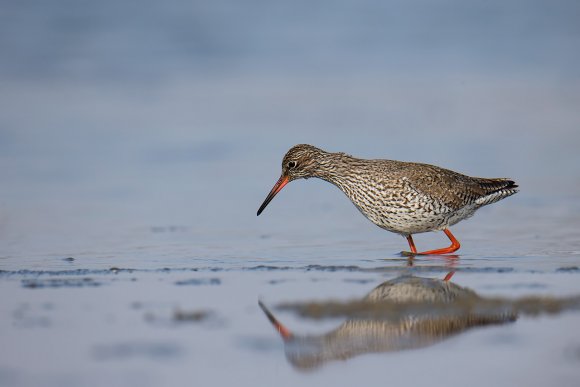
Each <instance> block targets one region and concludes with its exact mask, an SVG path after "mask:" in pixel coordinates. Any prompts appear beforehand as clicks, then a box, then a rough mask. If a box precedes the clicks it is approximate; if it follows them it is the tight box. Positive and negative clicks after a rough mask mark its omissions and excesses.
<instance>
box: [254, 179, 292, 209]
mask: <svg viewBox="0 0 580 387" xmlns="http://www.w3.org/2000/svg"><path fill="white" fill-rule="evenodd" d="M289 181H290V179H288V177H287V176H284V175H282V176H280V178H279V179H278V181H277V182H276V184H275V185H274V188H272V190H271V191H270V193H269V194H268V196H267V197H266V200H264V203H262V205H261V206H260V209H259V210H258V215H260V214H261V213H262V211H264V208H266V206H267V205H268V203H270V202H271V201H272V199H274V196H276V194H277V193H278V192H280V190H282V188H284V186H285V185H286V184H288V182H289Z"/></svg>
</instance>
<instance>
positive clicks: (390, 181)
mask: <svg viewBox="0 0 580 387" xmlns="http://www.w3.org/2000/svg"><path fill="white" fill-rule="evenodd" d="M312 177H314V178H319V179H322V180H325V181H327V182H329V183H331V184H333V185H335V186H336V187H338V188H339V189H340V190H341V191H342V192H343V193H344V194H345V195H346V196H347V197H348V198H349V199H350V200H351V202H352V203H353V204H354V205H355V207H356V208H357V209H358V210H359V211H360V212H361V213H362V214H363V215H364V216H365V217H366V218H367V219H369V220H370V221H371V222H373V223H374V224H376V225H377V226H379V227H380V228H382V229H385V230H387V231H390V232H393V233H396V234H399V235H401V236H403V237H404V238H406V239H407V242H408V244H409V248H410V250H411V251H410V252H407V251H403V252H402V254H403V255H408V256H415V255H443V254H450V253H454V252H455V251H457V250H458V249H459V248H460V247H461V245H460V243H459V241H458V240H457V239H456V238H455V236H454V235H453V234H452V233H451V231H450V230H449V227H451V226H453V225H455V224H456V223H458V222H460V221H462V220H464V219H467V218H470V217H471V216H473V214H474V213H475V211H477V209H479V208H481V207H483V206H486V205H488V204H492V203H495V202H497V201H499V200H502V199H504V198H506V197H508V196H511V195H513V194H515V193H517V192H518V185H517V184H516V183H515V182H514V181H513V180H511V179H509V178H480V177H470V176H467V175H463V174H461V173H458V172H454V171H451V170H449V169H445V168H441V167H438V166H435V165H431V164H424V163H416V162H406V161H396V160H385V159H372V160H369V159H361V158H356V157H353V156H351V155H349V154H346V153H343V152H336V153H333V152H326V151H324V150H322V149H319V148H317V147H315V146H313V145H309V144H298V145H295V146H293V147H292V148H290V150H289V151H288V152H287V153H286V155H285V156H284V158H283V159H282V174H281V176H280V178H279V179H278V181H277V182H276V184H275V185H274V187H273V188H272V190H271V191H270V193H269V194H268V196H267V197H266V199H265V200H264V202H263V203H262V205H261V206H260V208H259V209H258V213H257V215H258V216H259V215H260V214H261V213H262V211H264V209H265V208H266V206H267V205H268V204H269V203H270V202H271V201H272V199H273V198H274V197H275V196H276V195H277V194H278V192H280V191H281V190H282V188H284V187H285V186H286V185H287V184H288V183H289V182H291V181H293V180H298V179H308V178H312ZM429 231H443V232H444V233H445V235H447V237H448V238H449V240H450V241H451V245H450V246H448V247H444V248H439V249H433V250H427V251H421V252H419V251H417V248H416V246H415V242H414V240H413V235H414V234H419V233H424V232H429Z"/></svg>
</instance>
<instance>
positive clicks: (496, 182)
mask: <svg viewBox="0 0 580 387" xmlns="http://www.w3.org/2000/svg"><path fill="white" fill-rule="evenodd" d="M477 183H478V185H479V186H480V187H481V189H482V190H483V191H484V194H483V196H481V197H480V198H478V199H477V200H476V201H475V202H476V203H477V204H479V205H480V206H485V205H487V204H491V203H495V202H497V201H499V200H501V199H504V198H507V197H508V196H512V195H513V194H515V193H517V192H518V191H519V190H518V185H517V184H516V182H515V181H513V180H510V179H479V181H478V182H477Z"/></svg>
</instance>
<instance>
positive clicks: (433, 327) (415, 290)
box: [260, 272, 517, 369]
mask: <svg viewBox="0 0 580 387" xmlns="http://www.w3.org/2000/svg"><path fill="white" fill-rule="evenodd" d="M452 276H453V272H450V273H448V274H447V275H446V276H445V278H444V279H443V280H439V279H433V278H422V277H416V276H409V275H405V276H401V277H397V278H395V279H392V280H389V281H386V282H383V283H382V284H380V285H379V286H377V287H376V288H374V289H373V290H372V291H371V292H370V293H369V294H367V295H366V296H365V297H364V298H363V299H362V300H361V301H356V302H354V303H353V304H352V305H351V306H352V308H353V310H356V312H357V313H358V314H357V313H354V314H355V315H357V316H361V315H364V316H366V317H354V318H350V319H348V320H347V321H345V322H344V323H343V324H341V325H340V326H339V327H337V328H336V329H334V330H332V331H330V332H328V333H326V334H322V335H297V334H294V333H293V332H291V331H290V330H289V329H288V328H287V327H285V326H284V325H282V324H281V323H280V322H279V321H278V320H277V319H276V317H275V316H274V315H273V314H272V313H271V312H270V311H269V310H268V309H267V308H266V306H265V305H264V304H263V303H262V302H260V307H261V308H262V310H263V311H264V313H265V314H266V316H267V317H268V319H269V320H270V322H271V323H272V324H273V325H274V327H275V328H276V329H277V330H278V332H279V333H280V336H281V337H282V339H283V340H284V348H285V352H286V357H287V359H288V361H289V362H290V363H291V364H292V365H293V366H295V367H296V368H299V369H312V368H316V367H319V366H321V365H323V364H324V363H326V362H328V361H332V360H346V359H349V358H351V357H354V356H357V355H360V354H364V353H377V352H389V351H400V350H405V349H412V348H421V347H426V346H429V345H432V344H435V343H437V342H439V341H442V340H444V339H445V338H447V337H450V336H451V335H454V334H458V333H460V332H462V331H465V330H466V329H468V328H471V327H476V326H483V325H489V324H503V323H507V322H510V321H514V320H515V319H516V318H517V316H516V314H515V313H514V312H512V311H509V310H505V309H504V310H501V309H489V308H487V309H486V308H478V301H482V300H484V298H482V297H480V296H478V295H477V294H476V293H475V292H474V291H472V290H470V289H467V288H464V287H461V286H459V285H456V284H454V283H453V282H450V281H449V280H450V279H451V277H452ZM342 306H343V308H344V307H346V308H348V306H349V305H348V304H343V305H342ZM318 307H319V308H324V305H322V306H321V305H319V306H318ZM361 308H362V309H361ZM375 308H376V309H375ZM365 309H366V311H365ZM343 311H344V310H343ZM361 311H362V312H363V313H362V314H361V313H360V312H361ZM365 312H366V313H365ZM323 314H324V312H323ZM347 314H348V312H347ZM369 316H371V317H369Z"/></svg>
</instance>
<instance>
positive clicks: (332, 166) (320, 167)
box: [313, 153, 356, 191]
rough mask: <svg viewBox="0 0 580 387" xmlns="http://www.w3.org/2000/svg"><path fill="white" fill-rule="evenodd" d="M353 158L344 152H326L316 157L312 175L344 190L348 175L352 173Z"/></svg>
mask: <svg viewBox="0 0 580 387" xmlns="http://www.w3.org/2000/svg"><path fill="white" fill-rule="evenodd" d="M355 160H356V159H355V158H353V157H352V156H349V155H347V154H344V153H326V154H324V155H323V157H320V158H318V160H317V168H316V169H315V171H314V173H313V177H317V178H319V179H322V180H326V181H328V182H329V183H332V184H334V185H336V186H337V187H338V188H340V189H341V190H343V191H344V189H343V188H344V186H345V184H347V181H348V177H349V175H352V172H353V170H352V164H353V163H354V162H355Z"/></svg>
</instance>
